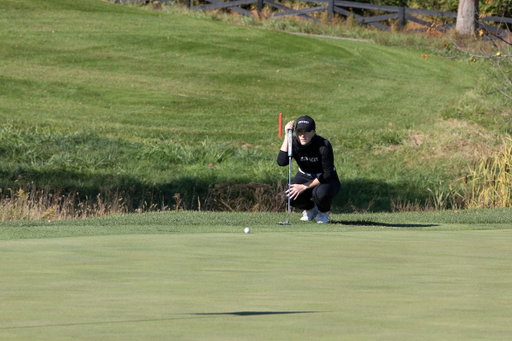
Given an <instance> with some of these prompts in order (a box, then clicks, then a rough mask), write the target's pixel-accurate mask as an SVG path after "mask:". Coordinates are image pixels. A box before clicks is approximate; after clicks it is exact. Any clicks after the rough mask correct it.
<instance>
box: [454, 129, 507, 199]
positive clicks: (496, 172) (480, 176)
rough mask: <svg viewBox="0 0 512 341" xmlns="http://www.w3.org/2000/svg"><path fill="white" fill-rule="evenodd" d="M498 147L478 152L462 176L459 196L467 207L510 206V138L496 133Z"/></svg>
mask: <svg viewBox="0 0 512 341" xmlns="http://www.w3.org/2000/svg"><path fill="white" fill-rule="evenodd" d="M498 139H500V140H501V145H500V146H499V148H498V149H497V150H496V151H494V152H491V153H488V154H487V155H485V154H484V155H478V160H477V161H475V162H474V163H473V167H472V168H471V169H469V172H468V174H467V175H466V176H465V177H464V179H463V183H464V185H463V187H462V189H463V190H462V194H461V195H462V196H463V197H464V199H465V202H466V206H467V207H468V208H496V207H512V195H511V194H512V191H511V186H512V177H511V174H510V171H511V165H512V138H511V137H510V136H509V135H505V136H500V137H498Z"/></svg>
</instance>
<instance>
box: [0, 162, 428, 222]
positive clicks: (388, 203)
mask: <svg viewBox="0 0 512 341" xmlns="http://www.w3.org/2000/svg"><path fill="white" fill-rule="evenodd" d="M226 176H229V177H230V178H226ZM243 176H244V175H243V174H242V175H241V178H240V179H241V182H243V179H245V178H243ZM228 181H229V182H230V183H231V184H232V185H235V184H237V180H236V178H232V174H231V173H229V174H228V175H226V174H225V173H220V172H216V171H215V170H209V171H207V172H205V173H204V174H199V175H197V177H193V176H189V175H187V174H183V175H181V174H178V175H177V174H173V176H172V178H170V179H169V180H166V181H161V180H160V182H151V181H150V179H148V178H144V176H143V175H140V176H137V175H134V174H129V173H123V174H116V173H114V172H113V171H112V172H109V173H107V172H98V171H96V172H78V171H75V170H64V169H55V170H45V171H41V170H36V169H31V168H30V167H18V168H17V169H14V168H11V169H8V168H3V169H2V168H0V190H1V191H2V193H3V194H4V195H5V194H8V189H9V188H10V189H12V190H13V192H16V190H17V189H18V188H20V187H21V188H23V189H24V190H30V189H32V188H36V189H38V190H41V189H45V190H47V191H48V192H50V193H52V192H53V193H56V192H59V193H60V194H61V195H66V193H79V197H80V199H81V200H82V201H83V200H85V199H86V198H96V197H97V196H98V194H100V193H101V194H102V195H103V194H105V193H115V192H117V193H120V194H122V195H124V196H125V198H126V199H127V201H129V202H130V203H131V205H132V206H133V208H134V209H137V208H138V207H140V206H141V205H143V204H144V203H146V206H147V205H150V204H154V205H158V206H159V207H164V206H168V207H174V206H175V205H176V204H177V202H176V199H175V195H176V194H177V193H179V194H180V199H179V200H180V205H181V206H180V208H182V209H184V210H198V209H199V205H200V203H199V201H201V203H202V202H203V201H204V200H206V198H207V197H208V195H209V193H210V192H209V190H210V189H211V188H212V187H213V186H214V185H216V184H228ZM263 182H264V183H265V185H264V186H268V185H271V186H272V188H273V190H274V191H276V193H278V191H279V190H280V189H279V188H278V186H276V184H278V183H281V184H283V183H285V184H286V183H287V179H278V178H276V179H270V178H269V179H266V180H264V181H263ZM260 187H263V186H260ZM281 187H283V186H281ZM281 189H282V188H281ZM231 192H232V194H234V195H235V197H233V198H232V199H231V200H246V199H247V200H252V201H254V204H252V205H249V207H253V206H254V207H256V206H255V204H257V203H258V200H261V198H262V195H261V193H259V194H258V193H253V194H252V195H251V192H250V190H249V191H248V193H249V195H248V194H247V193H244V197H243V199H240V197H236V193H237V189H233V190H232V191H231ZM274 194H275V193H274ZM251 196H253V197H254V198H251ZM274 197H277V195H275V196H274ZM198 198H199V201H198ZM429 198H430V194H429V192H428V191H427V190H426V186H425V188H423V187H422V186H421V184H420V183H419V182H418V181H414V180H413V179H411V181H410V182H407V181H405V180H404V181H403V182H401V183H397V184H390V183H387V182H384V181H377V180H369V179H352V180H342V181H341V190H340V192H339V194H338V195H337V196H336V198H334V200H333V208H332V212H333V213H354V212H357V213H363V212H390V211H391V208H392V203H393V202H395V203H396V202H413V203H418V207H424V206H425V205H427V204H428V202H429V200H430V199H429ZM210 199H212V200H215V199H219V200H220V199H222V198H210ZM219 200H217V201H219ZM226 200H227V199H226ZM221 201H222V200H221ZM125 202H126V201H125ZM281 204H283V205H284V206H286V203H284V202H283V203H281ZM217 206H218V207H221V209H222V208H223V206H221V205H217ZM246 206H247V205H246ZM266 206H268V205H266ZM281 206H282V205H281ZM257 207H263V205H258V206H257ZM201 208H202V210H205V209H206V210H207V209H208V208H207V207H205V206H204V205H203V206H202V207H201ZM225 211H228V209H227V208H226V209H225Z"/></svg>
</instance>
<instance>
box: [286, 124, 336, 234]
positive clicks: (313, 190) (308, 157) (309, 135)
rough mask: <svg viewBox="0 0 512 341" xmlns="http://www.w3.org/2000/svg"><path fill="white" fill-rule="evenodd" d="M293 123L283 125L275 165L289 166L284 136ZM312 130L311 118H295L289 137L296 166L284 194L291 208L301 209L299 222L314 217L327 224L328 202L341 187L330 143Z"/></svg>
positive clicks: (313, 125)
mask: <svg viewBox="0 0 512 341" xmlns="http://www.w3.org/2000/svg"><path fill="white" fill-rule="evenodd" d="M293 124H294V122H293V121H290V122H288V123H287V124H286V126H285V132H286V134H285V139H284V141H283V145H282V146H281V150H280V151H279V155H278V156H277V164H278V165H279V166H288V164H289V158H288V136H289V135H288V134H289V130H293ZM315 129H316V127H315V121H314V120H313V119H312V118H311V117H309V116H301V117H299V118H298V119H297V125H296V126H295V136H294V137H292V139H293V141H292V148H293V150H292V151H293V156H292V157H293V158H294V159H295V161H296V162H297V164H298V165H299V171H298V172H297V174H296V175H295V177H294V179H293V180H292V182H291V186H290V189H289V190H287V191H286V194H287V195H289V196H290V205H291V206H293V207H297V208H299V209H302V210H304V211H303V212H302V218H301V219H300V220H303V221H310V220H313V219H315V217H316V221H317V222H318V223H321V224H328V223H329V211H330V210H331V202H332V199H333V198H334V197H335V196H336V195H337V194H338V192H339V191H340V187H341V185H340V180H339V179H338V174H337V173H336V168H334V153H333V151H332V146H331V143H330V142H329V141H328V140H326V139H324V138H323V137H321V136H319V135H317V134H316V131H315ZM311 199H313V200H311Z"/></svg>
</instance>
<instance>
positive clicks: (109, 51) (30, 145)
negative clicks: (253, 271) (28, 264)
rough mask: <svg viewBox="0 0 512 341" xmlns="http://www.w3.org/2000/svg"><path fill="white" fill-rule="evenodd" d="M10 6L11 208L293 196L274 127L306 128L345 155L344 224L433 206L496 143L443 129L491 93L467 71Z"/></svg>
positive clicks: (211, 27)
mask: <svg viewBox="0 0 512 341" xmlns="http://www.w3.org/2000/svg"><path fill="white" fill-rule="evenodd" d="M0 6H1V7H2V8H3V10H2V12H1V13H0V36H2V41H3V46H2V47H1V48H0V159H1V160H2V161H1V162H0V186H1V188H2V190H3V192H4V193H6V192H7V189H9V188H10V189H16V188H18V187H23V188H34V187H35V188H47V189H49V190H50V191H56V190H59V189H62V190H63V191H64V192H63V193H67V192H70V191H73V192H74V191H76V192H78V193H80V195H81V196H82V197H85V196H86V195H87V196H88V197H91V196H92V197H95V196H96V195H97V193H99V192H106V191H121V192H122V193H124V195H126V196H128V197H129V199H130V200H133V202H134V204H135V205H138V204H139V203H140V202H141V200H142V201H143V200H152V202H153V203H158V204H160V203H162V201H163V202H166V203H170V202H173V201H172V200H173V199H172V197H173V195H174V194H175V193H180V194H181V197H182V198H184V201H183V202H182V207H183V208H188V209H197V208H198V207H197V205H198V204H197V200H198V199H197V197H198V196H199V200H205V199H206V195H207V190H208V186H211V185H212V184H219V183H225V182H233V183H249V182H251V181H256V182H261V183H267V184H275V183H277V182H279V181H286V179H287V169H284V168H279V167H278V166H277V165H276V162H275V156H276V155H277V151H278V149H279V145H280V141H279V138H278V136H277V123H278V114H279V113H283V115H284V116H285V120H291V119H295V118H296V117H298V116H300V115H305V114H308V115H311V116H312V117H314V118H315V119H316V121H317V131H318V133H319V134H320V135H322V136H324V137H326V138H328V139H330V141H331V142H332V144H333V145H334V146H335V159H336V168H337V169H338V172H339V174H340V176H341V181H342V185H343V188H342V192H341V193H340V195H339V197H338V198H337V201H336V202H335V209H336V210H337V211H347V210H349V211H350V210H352V209H354V208H356V209H364V208H367V207H368V205H369V203H370V202H372V201H373V206H372V209H374V210H377V211H380V210H389V208H390V200H389V199H390V197H391V198H393V199H394V200H398V199H400V200H411V201H414V200H422V201H424V200H425V199H426V198H428V197H429V196H430V192H429V191H428V190H427V188H432V189H435V188H442V187H443V186H446V185H447V184H448V183H450V182H451V181H453V180H454V179H455V178H456V177H457V175H458V174H459V172H460V171H461V170H463V169H464V167H466V165H467V164H468V160H469V159H470V158H471V157H473V152H474V150H475V148H485V146H487V145H488V144H489V143H490V142H491V141H493V140H492V138H491V136H490V135H489V134H488V133H487V132H486V131H485V130H484V129H483V128H482V127H479V126H477V125H475V124H469V123H466V122H464V121H460V120H455V119H453V120H445V119H443V118H442V116H441V115H440V112H441V111H442V110H443V109H444V108H446V107H447V106H448V105H450V104H453V103H457V102H458V101H459V100H460V99H461V98H463V97H464V96H466V95H467V94H468V93H469V92H470V91H471V90H472V89H473V88H474V87H475V85H476V82H477V80H478V79H479V78H481V77H482V74H483V73H482V70H481V68H480V67H479V66H478V65H476V64H468V63H467V62H466V61H462V60H453V59H443V58H438V57H435V56H429V57H428V58H424V57H423V56H422V53H423V52H422V51H420V50H414V49H410V48H398V47H386V46H381V45H377V44H375V43H372V42H356V41H346V40H332V39H319V38H312V37H306V36H296V35H290V34H287V33H284V32H277V31H269V30H264V29H258V28H252V27H245V26H240V25H231V24H227V23H224V22H217V21H212V20H207V19H204V18H203V19H202V18H194V17H191V16H187V15H181V14H179V13H163V12H157V11H146V10H141V9H137V8H130V7H128V6H120V5H115V4H112V3H106V2H102V1H99V0H84V1H79V2H77V1H72V0H27V1H23V2H19V1H14V0H0ZM440 184H441V185H440ZM439 186H441V187H439ZM123 191H124V192H123ZM143 193H145V195H146V197H145V198H146V199H143V198H142V195H143ZM151 196H152V197H151ZM203 207H204V206H203Z"/></svg>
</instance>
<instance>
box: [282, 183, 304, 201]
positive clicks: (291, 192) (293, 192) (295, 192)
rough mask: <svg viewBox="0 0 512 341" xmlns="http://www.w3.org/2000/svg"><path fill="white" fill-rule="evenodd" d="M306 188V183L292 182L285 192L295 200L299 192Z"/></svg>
mask: <svg viewBox="0 0 512 341" xmlns="http://www.w3.org/2000/svg"><path fill="white" fill-rule="evenodd" d="M307 188H308V186H306V185H301V184H293V185H291V186H290V190H289V191H286V194H288V195H289V196H290V198H291V199H293V200H295V199H297V197H298V196H299V194H301V193H302V192H304V191H305V190H306V189H307Z"/></svg>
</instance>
